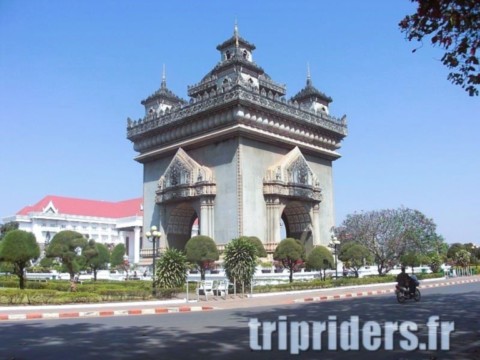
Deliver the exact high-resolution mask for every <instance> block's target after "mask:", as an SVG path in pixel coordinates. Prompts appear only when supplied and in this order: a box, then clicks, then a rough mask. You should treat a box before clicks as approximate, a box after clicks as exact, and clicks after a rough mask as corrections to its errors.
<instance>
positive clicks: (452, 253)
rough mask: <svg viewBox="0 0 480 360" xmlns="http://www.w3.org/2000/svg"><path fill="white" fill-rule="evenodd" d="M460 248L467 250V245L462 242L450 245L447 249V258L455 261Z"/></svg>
mask: <svg viewBox="0 0 480 360" xmlns="http://www.w3.org/2000/svg"><path fill="white" fill-rule="evenodd" d="M460 250H465V245H463V244H460V243H453V244H451V245H450V246H449V247H448V251H447V259H449V260H450V261H455V257H456V254H457V252H459V251H460Z"/></svg>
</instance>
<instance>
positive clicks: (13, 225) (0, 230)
mask: <svg viewBox="0 0 480 360" xmlns="http://www.w3.org/2000/svg"><path fill="white" fill-rule="evenodd" d="M12 230H18V222H16V221H9V222H7V223H5V224H2V225H0V241H1V240H2V239H3V238H4V237H5V235H6V234H7V232H9V231H12Z"/></svg>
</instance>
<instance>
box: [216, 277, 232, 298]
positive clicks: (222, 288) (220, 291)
mask: <svg viewBox="0 0 480 360" xmlns="http://www.w3.org/2000/svg"><path fill="white" fill-rule="evenodd" d="M229 284H230V283H229V281H228V280H218V281H216V282H215V286H214V288H213V292H214V294H215V295H220V296H221V297H223V298H225V299H226V298H227V295H228V286H229Z"/></svg>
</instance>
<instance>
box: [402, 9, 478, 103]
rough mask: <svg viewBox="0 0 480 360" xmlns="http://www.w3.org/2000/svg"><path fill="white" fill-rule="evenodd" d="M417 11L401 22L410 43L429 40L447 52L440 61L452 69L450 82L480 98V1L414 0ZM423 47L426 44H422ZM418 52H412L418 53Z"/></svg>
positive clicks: (449, 77) (449, 76)
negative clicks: (478, 52)
mask: <svg viewBox="0 0 480 360" xmlns="http://www.w3.org/2000/svg"><path fill="white" fill-rule="evenodd" d="M412 2H416V3H417V11H416V13H414V14H412V15H408V16H406V17H405V18H404V19H403V20H402V21H401V22H400V24H399V25H400V29H401V31H402V32H404V33H405V34H406V37H407V39H408V40H409V41H412V40H416V41H420V42H422V40H423V39H424V38H429V39H430V41H431V43H432V45H433V46H438V47H440V48H443V49H444V50H445V53H444V55H443V57H442V59H441V61H442V63H443V65H445V66H446V67H447V68H449V69H450V73H449V75H448V80H450V81H451V82H452V83H453V84H455V85H460V86H461V87H462V88H463V89H465V90H466V91H467V92H468V93H469V95H470V96H474V95H478V94H479V92H478V85H479V84H480V67H479V58H478V56H477V55H476V51H477V49H478V48H479V47H480V2H479V1H478V0H412ZM422 44H423V43H422ZM415 50H416V49H414V50H413V51H414V52H415Z"/></svg>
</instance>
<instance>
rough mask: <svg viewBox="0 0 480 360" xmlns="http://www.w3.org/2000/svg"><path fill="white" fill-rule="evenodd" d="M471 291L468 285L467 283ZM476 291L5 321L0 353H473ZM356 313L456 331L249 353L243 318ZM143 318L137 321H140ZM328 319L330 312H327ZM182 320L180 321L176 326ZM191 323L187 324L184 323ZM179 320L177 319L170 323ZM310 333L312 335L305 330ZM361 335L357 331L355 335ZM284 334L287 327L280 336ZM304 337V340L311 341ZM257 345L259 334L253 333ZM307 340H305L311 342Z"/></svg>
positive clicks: (248, 358) (478, 334) (479, 307)
mask: <svg viewBox="0 0 480 360" xmlns="http://www.w3.org/2000/svg"><path fill="white" fill-rule="evenodd" d="M470 289H471V288H470ZM478 314H480V301H479V292H478V291H470V292H465V293H457V294H435V293H430V292H428V291H424V295H423V298H422V301H421V302H419V303H414V302H408V303H406V304H403V305H400V304H398V303H397V302H396V300H395V297H394V296H393V295H387V296H378V297H371V298H362V299H360V298H359V299H348V300H341V301H335V302H319V303H309V304H301V305H289V306H275V307H262V308H249V309H242V310H220V311H212V312H208V313H205V312H203V313H189V314H169V315H160V316H152V317H149V319H150V323H151V322H152V321H151V319H152V318H153V319H154V320H153V321H154V322H155V325H154V326H153V325H142V321H144V322H146V320H147V316H145V317H143V316H137V317H135V318H131V317H117V318H109V319H108V325H107V324H106V321H105V320H106V319H105V318H96V319H88V321H87V320H86V319H83V320H79V319H77V320H62V321H44V322H23V323H15V322H12V323H4V324H1V325H0V328H1V335H0V336H1V337H0V359H12V360H13V359H16V360H19V359H35V360H40V359H51V358H68V359H72V360H74V359H160V358H166V359H200V358H201V359H204V358H209V359H243V360H252V359H257V358H259V359H260V358H275V359H286V358H295V357H297V358H301V359H351V358H361V359H365V358H368V359H369V360H375V359H399V360H400V359H426V360H427V359H428V360H434V359H435V360H437V359H438V360H440V359H472V360H473V359H480V346H479V339H480V331H479V324H478ZM352 315H356V316H359V318H360V328H361V327H362V326H363V324H364V323H365V322H366V321H370V320H373V321H378V322H380V323H381V324H383V323H385V322H386V321H392V322H395V321H396V322H400V321H405V320H409V321H414V322H415V323H417V324H418V326H419V331H418V334H417V335H418V337H419V340H420V342H422V341H424V342H426V339H427V334H428V331H427V329H426V326H425V324H426V322H427V321H428V318H429V317H430V316H432V315H438V316H440V320H441V321H454V322H455V332H453V333H452V334H451V336H450V345H451V350H450V351H436V352H435V351H426V350H425V351H420V350H416V351H409V352H406V351H404V350H401V349H400V348H399V346H398V344H399V341H400V340H402V337H401V336H398V335H396V336H395V338H394V339H395V342H394V344H395V348H394V350H392V351H385V350H379V351H375V352H368V351H366V350H362V351H360V352H358V351H350V352H345V351H342V350H338V351H329V350H326V349H325V347H326V345H327V337H326V334H324V335H325V336H324V337H322V349H323V350H321V351H313V350H311V349H310V350H309V351H305V352H301V353H300V355H293V356H292V355H290V354H289V351H288V350H287V351H279V350H278V336H277V335H276V334H274V336H273V337H272V348H273V350H272V351H268V352H267V353H266V352H265V351H252V350H250V346H249V328H248V322H249V320H250V319H252V318H257V319H258V321H260V322H261V321H277V320H278V319H279V316H287V318H288V320H289V321H308V322H312V321H327V320H328V319H329V316H336V319H337V323H338V324H340V323H341V322H342V321H345V320H349V319H350V316H352ZM142 318H144V319H142ZM330 319H331V318H330ZM179 323H181V324H179ZM188 323H190V324H191V327H189V326H188ZM177 324H178V325H177ZM310 335H311V334H310ZM360 337H361V336H360ZM288 339H290V333H289V334H288V337H287V340H288ZM310 340H311V339H310ZM258 341H259V342H260V344H262V343H263V338H262V337H261V336H260V337H259V338H258ZM310 344H311V342H310Z"/></svg>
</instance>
